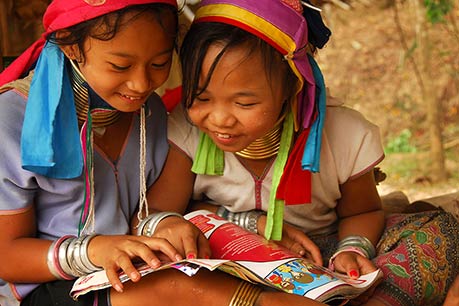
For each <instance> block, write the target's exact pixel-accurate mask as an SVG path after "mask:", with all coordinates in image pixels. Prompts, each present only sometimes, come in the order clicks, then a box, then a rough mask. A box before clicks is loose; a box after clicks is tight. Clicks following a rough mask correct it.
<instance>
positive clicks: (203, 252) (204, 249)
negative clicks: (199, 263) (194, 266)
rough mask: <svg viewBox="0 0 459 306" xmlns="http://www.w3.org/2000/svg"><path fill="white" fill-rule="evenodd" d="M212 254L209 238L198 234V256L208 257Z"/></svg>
mask: <svg viewBox="0 0 459 306" xmlns="http://www.w3.org/2000/svg"><path fill="white" fill-rule="evenodd" d="M211 255H212V251H211V249H210V245H209V240H207V238H206V236H204V235H203V234H201V235H199V236H198V256H199V257H200V258H205V259H208V258H210V256H211Z"/></svg>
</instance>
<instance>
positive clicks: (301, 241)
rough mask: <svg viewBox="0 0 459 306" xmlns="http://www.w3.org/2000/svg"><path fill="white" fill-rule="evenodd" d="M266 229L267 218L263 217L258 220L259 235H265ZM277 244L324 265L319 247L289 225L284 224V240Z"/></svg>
mask: <svg viewBox="0 0 459 306" xmlns="http://www.w3.org/2000/svg"><path fill="white" fill-rule="evenodd" d="M265 227H266V216H264V215H263V216H260V218H259V219H258V233H264V229H265ZM277 243H278V244H280V245H282V246H283V247H285V248H287V249H289V250H290V251H293V252H294V253H297V254H298V255H300V256H302V257H304V258H307V259H310V260H311V261H312V262H314V263H315V264H317V265H320V266H322V264H323V261H322V255H321V254H320V249H319V247H318V246H317V245H316V244H315V243H314V242H312V240H311V239H309V238H308V236H306V234H305V233H303V232H302V231H300V230H299V229H297V228H296V227H294V226H292V225H290V224H288V223H285V222H284V225H283V229H282V240H281V241H277Z"/></svg>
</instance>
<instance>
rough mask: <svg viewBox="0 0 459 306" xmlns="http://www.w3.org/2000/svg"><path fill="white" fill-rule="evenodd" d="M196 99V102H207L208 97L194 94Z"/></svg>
mask: <svg viewBox="0 0 459 306" xmlns="http://www.w3.org/2000/svg"><path fill="white" fill-rule="evenodd" d="M195 99H196V101H198V102H208V101H209V100H210V99H208V98H205V97H201V96H196V98H195Z"/></svg>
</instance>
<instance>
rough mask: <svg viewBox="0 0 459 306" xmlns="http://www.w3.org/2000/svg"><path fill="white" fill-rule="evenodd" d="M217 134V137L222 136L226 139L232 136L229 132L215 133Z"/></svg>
mask: <svg viewBox="0 0 459 306" xmlns="http://www.w3.org/2000/svg"><path fill="white" fill-rule="evenodd" d="M215 134H216V135H217V137H220V138H225V139H228V138H230V137H231V136H230V135H228V134H220V133H215Z"/></svg>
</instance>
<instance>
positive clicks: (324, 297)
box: [70, 210, 382, 302]
mask: <svg viewBox="0 0 459 306" xmlns="http://www.w3.org/2000/svg"><path fill="white" fill-rule="evenodd" d="M185 218H186V219H187V220H189V221H191V222H192V223H193V224H195V225H196V226H197V227H198V228H199V229H200V230H201V231H202V232H203V233H204V234H205V236H206V237H207V239H208V240H209V243H210V246H211V249H212V257H213V258H215V259H184V260H181V261H177V262H168V263H164V264H163V265H162V266H161V267H159V268H157V269H152V268H151V267H149V266H148V265H146V264H143V265H140V266H139V267H138V270H139V272H140V274H141V275H142V276H144V275H146V274H149V273H152V272H155V271H159V270H163V269H169V268H175V269H178V270H180V271H182V272H184V273H186V274H187V275H189V276H193V275H195V274H196V273H197V272H198V271H199V269H201V268H206V269H209V270H211V271H212V270H215V269H219V270H221V271H224V272H226V273H229V274H232V275H234V276H237V277H239V278H241V279H244V280H247V281H250V282H252V283H259V284H262V285H265V286H269V287H271V288H275V289H278V290H282V291H285V292H288V293H293V294H298V295H302V296H305V297H308V298H311V299H314V300H317V301H320V302H329V301H331V300H336V299H343V300H346V299H351V298H354V297H356V296H358V295H359V294H361V293H362V292H364V291H365V290H366V289H368V288H369V287H370V286H371V285H372V284H373V283H375V282H376V281H377V280H378V279H380V278H381V277H382V272H381V271H380V270H379V269H378V270H376V271H374V272H372V273H370V274H366V275H362V276H361V277H360V278H358V279H355V280H354V279H351V278H349V277H348V276H346V275H343V274H339V273H335V272H333V271H331V270H329V269H327V268H325V267H322V266H318V265H315V264H313V263H311V262H310V261H308V260H306V259H304V258H301V257H298V254H295V253H292V252H291V251H289V250H287V249H285V248H283V247H281V246H279V245H278V244H276V243H274V242H271V241H268V240H266V239H264V238H263V237H262V236H260V235H257V234H254V233H251V232H249V231H247V230H245V229H243V228H241V227H239V226H237V225H235V224H233V223H231V222H229V221H227V220H224V219H222V218H220V217H219V216H217V215H216V214H214V213H211V212H209V211H206V210H200V211H195V212H191V213H189V214H187V215H185ZM120 280H121V281H122V282H125V281H128V280H129V277H128V276H127V275H126V274H125V273H123V272H121V273H120ZM110 286H111V285H110V282H109V281H108V278H107V276H106V273H105V271H104V270H102V271H97V272H94V273H91V274H89V275H86V276H82V277H80V278H78V279H77V280H76V281H75V283H74V285H73V287H72V290H71V292H70V295H71V296H72V297H73V298H74V299H77V298H78V296H80V295H82V294H85V293H87V292H89V291H92V290H98V289H102V288H107V287H110Z"/></svg>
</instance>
